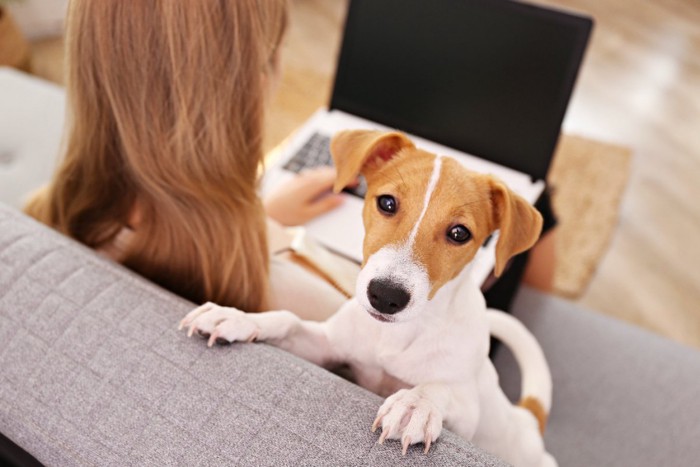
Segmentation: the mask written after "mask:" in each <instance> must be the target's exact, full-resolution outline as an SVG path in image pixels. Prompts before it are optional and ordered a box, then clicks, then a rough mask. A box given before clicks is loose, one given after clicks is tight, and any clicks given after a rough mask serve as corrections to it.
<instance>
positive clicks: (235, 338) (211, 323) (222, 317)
mask: <svg viewBox="0 0 700 467" xmlns="http://www.w3.org/2000/svg"><path fill="white" fill-rule="evenodd" d="M186 327H187V328H189V330H188V331H187V336H188V337H190V336H192V334H194V333H195V332H197V333H198V334H199V335H201V336H203V337H208V338H209V341H208V343H207V345H208V346H209V347H211V346H212V345H214V343H215V342H216V343H217V344H230V343H231V342H253V341H254V340H255V339H256V338H257V337H258V334H259V332H260V329H259V328H258V326H257V324H255V322H254V321H253V319H251V317H250V316H248V315H247V314H246V313H244V312H242V311H241V310H238V309H236V308H229V307H222V306H219V305H216V304H214V303H211V302H209V303H205V304H204V305H202V306H200V307H199V308H195V309H194V310H192V311H190V312H189V313H188V314H187V316H185V317H184V318H183V320H182V321H180V326H179V327H178V329H183V328H186Z"/></svg>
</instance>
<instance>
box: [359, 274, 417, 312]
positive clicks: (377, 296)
mask: <svg viewBox="0 0 700 467" xmlns="http://www.w3.org/2000/svg"><path fill="white" fill-rule="evenodd" d="M367 298H369V303H370V305H372V306H373V307H374V309H375V310H377V311H378V312H380V313H384V314H386V315H393V314H394V313H398V312H399V311H401V310H403V309H404V308H406V305H408V301H409V300H411V295H410V294H409V293H408V292H407V291H406V289H404V288H403V287H401V286H400V285H398V284H396V283H394V282H391V281H390V280H387V279H372V280H371V281H370V282H369V287H367Z"/></svg>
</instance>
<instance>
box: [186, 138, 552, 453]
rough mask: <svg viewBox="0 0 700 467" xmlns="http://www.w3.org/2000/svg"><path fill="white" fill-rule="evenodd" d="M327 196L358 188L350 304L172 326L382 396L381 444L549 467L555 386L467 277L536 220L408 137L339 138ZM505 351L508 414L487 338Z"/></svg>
mask: <svg viewBox="0 0 700 467" xmlns="http://www.w3.org/2000/svg"><path fill="white" fill-rule="evenodd" d="M331 152H332V154H333V158H334V161H335V164H336V167H337V170H338V178H337V182H336V185H335V189H336V191H339V190H341V189H342V188H344V187H345V186H347V185H348V184H350V183H351V182H352V181H353V180H354V179H355V178H356V176H357V175H358V173H362V174H363V175H364V176H365V178H366V179H367V185H368V192H367V196H366V201H365V206H364V211H363V220H364V225H365V231H366V236H365V239H364V252H363V253H364V263H363V267H362V270H361V272H360V274H359V277H358V280H357V287H356V295H355V297H354V298H352V299H351V300H349V301H348V302H347V303H346V304H345V305H343V306H342V307H341V309H340V310H339V311H338V312H337V313H336V314H334V315H333V316H332V317H331V318H329V319H328V320H327V321H325V322H323V323H318V322H311V321H303V320H301V319H299V318H298V317H297V316H296V315H294V314H292V313H290V312H288V311H273V312H266V313H260V314H246V313H243V312H241V311H239V310H236V309H233V308H224V307H219V306H217V305H214V304H211V303H209V304H205V305H203V306H201V307H199V308H197V309H196V310H193V311H192V312H190V313H189V314H188V315H187V316H186V317H185V318H184V319H183V320H182V322H181V324H180V326H181V328H182V327H185V326H188V327H189V335H192V333H193V332H194V331H199V332H200V333H202V334H205V335H206V334H209V335H210V338H209V345H210V346H211V345H212V344H213V343H214V342H221V341H222V340H224V341H226V342H233V341H248V342H250V341H253V340H257V341H265V342H268V343H271V344H273V345H275V346H278V347H281V348H283V349H286V350H288V351H289V352H292V353H294V354H296V355H298V356H300V357H302V358H305V359H307V360H309V361H311V362H314V363H316V364H318V365H322V366H324V367H334V366H337V365H339V364H347V365H349V366H350V368H351V369H352V372H353V374H354V376H355V378H356V381H357V383H358V384H360V385H361V386H364V387H365V388H368V389H369V390H371V391H373V392H375V393H377V394H379V395H382V396H388V397H387V399H386V401H385V402H384V404H383V405H382V406H381V407H380V408H379V411H378V413H377V418H376V420H375V422H374V425H373V427H372V429H373V430H376V429H377V428H378V427H381V429H382V434H381V436H380V438H379V442H383V441H384V440H385V439H399V440H401V443H402V446H403V451H404V453H405V452H406V449H407V448H408V446H409V445H411V444H416V443H425V452H428V450H429V449H430V444H431V443H432V442H434V441H435V440H436V439H437V438H438V436H439V435H440V432H441V430H442V426H443V422H444V424H445V426H447V427H448V428H449V429H451V430H453V431H454V432H456V433H457V434H459V435H461V436H463V437H464V438H466V439H467V440H470V441H472V442H474V443H475V444H476V445H478V446H480V447H482V448H483V449H486V450H487V451H490V452H492V453H493V454H496V455H497V456H499V457H501V458H503V459H504V460H506V461H508V462H510V463H512V464H514V465H516V466H552V465H556V461H555V460H554V458H553V457H552V456H551V455H550V454H549V453H547V452H546V451H545V449H544V444H543V440H542V436H541V433H540V430H542V429H543V428H544V423H545V419H546V416H547V413H548V412H549V409H550V404H551V385H552V383H551V376H550V373H549V368H548V366H547V363H546V361H545V359H544V355H543V354H542V351H541V349H540V347H539V345H538V344H537V342H536V340H535V339H534V337H533V336H532V335H531V334H530V333H529V332H528V331H527V330H526V329H525V328H524V327H523V326H522V324H520V323H519V322H518V321H517V320H515V319H514V318H512V317H510V316H509V315H506V314H505V313H502V312H497V311H492V310H487V309H486V305H485V301H484V298H483V295H482V294H481V292H480V290H479V287H478V286H477V285H476V284H474V283H473V282H472V281H471V279H470V277H469V271H468V267H467V266H468V264H469V262H470V261H471V260H472V258H473V257H474V255H475V254H476V252H477V250H478V249H479V247H480V246H481V245H482V244H483V242H484V241H485V240H486V238H487V237H488V236H489V235H490V234H491V233H492V232H493V231H495V230H496V229H499V230H500V236H499V239H498V243H497V245H496V270H495V272H496V274H497V275H499V274H500V273H501V272H502V271H503V269H504V267H505V265H506V263H507V261H508V260H509V259H510V258H511V257H512V256H513V255H515V254H517V253H520V252H522V251H524V250H526V249H527V248H530V247H531V246H532V245H533V244H534V242H535V241H536V240H537V238H538V236H539V234H540V230H541V227H542V218H541V216H540V215H539V213H538V212H537V211H536V210H535V209H534V208H533V207H532V206H531V205H530V204H529V203H528V202H526V201H525V200H524V199H522V198H520V197H519V196H518V195H516V194H515V193H513V192H511V191H510V190H509V189H508V188H507V187H506V186H505V185H504V184H503V183H501V182H499V181H498V180H496V179H494V178H493V177H490V176H485V175H480V174H477V173H474V172H471V171H468V170H467V169H465V168H464V167H462V165H461V164H460V163H459V162H457V161H455V160H454V159H451V158H448V157H441V156H435V155H433V154H430V153H427V152H425V151H421V150H420V149H417V148H416V147H415V146H414V145H413V143H412V142H411V141H410V140H409V139H408V138H407V137H406V136H405V135H403V134H401V133H396V132H391V133H381V132H375V131H348V132H343V133H340V134H338V135H337V136H336V137H335V138H334V139H333V141H332V144H331ZM490 333H491V334H493V335H494V336H495V337H497V338H500V339H501V340H503V341H504V342H505V343H506V344H507V345H508V346H509V347H511V349H512V350H513V352H514V354H515V355H516V358H517V360H518V363H519V364H520V366H521V369H522V373H523V382H522V394H521V397H522V399H521V400H522V402H521V404H520V405H518V406H515V405H513V404H511V403H510V402H509V401H508V399H507V398H506V396H505V395H504V394H503V391H502V390H501V388H500V386H499V385H498V376H497V374H496V370H495V369H494V366H493V364H492V363H491V361H490V360H489V358H488V351H489V334H490Z"/></svg>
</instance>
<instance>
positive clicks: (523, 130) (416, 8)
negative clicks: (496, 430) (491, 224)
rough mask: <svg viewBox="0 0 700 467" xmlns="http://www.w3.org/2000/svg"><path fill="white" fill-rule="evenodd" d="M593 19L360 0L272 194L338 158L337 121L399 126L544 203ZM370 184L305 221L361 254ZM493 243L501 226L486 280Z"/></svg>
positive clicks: (327, 242)
mask: <svg viewBox="0 0 700 467" xmlns="http://www.w3.org/2000/svg"><path fill="white" fill-rule="evenodd" d="M592 25H593V22H592V20H591V19H590V18H588V17H585V16H581V15H578V14H572V13H569V12H563V11H559V10H553V9H550V8H543V7H539V6H535V5H531V4H526V3H521V2H517V1H511V0H430V1H427V0H351V2H350V5H349V9H348V14H347V19H346V24H345V30H344V36H343V41H342V46H341V51H340V56H339V60H338V65H337V69H336V76H335V82H334V88H333V94H332V98H331V102H330V106H329V108H328V109H320V110H318V111H317V112H316V113H315V114H314V115H313V116H312V117H311V118H310V119H309V120H308V121H307V122H305V123H304V124H303V126H302V127H301V128H300V129H299V130H298V131H297V132H296V133H295V134H294V135H293V136H292V137H291V138H290V140H289V142H288V143H286V144H285V146H284V148H283V149H282V150H281V154H280V155H279V157H278V160H277V162H276V164H275V165H274V166H273V167H271V168H270V170H268V172H267V173H266V175H265V177H264V178H263V181H262V191H263V194H264V193H266V192H268V191H269V190H271V189H272V188H274V187H276V186H277V185H278V184H280V183H282V182H284V181H286V180H288V179H290V178H292V177H294V176H295V175H296V173H298V172H299V171H301V170H304V169H305V168H310V167H315V166H318V165H323V164H332V161H331V159H330V152H329V142H330V138H331V137H332V136H333V135H334V134H335V133H337V132H338V131H341V130H345V129H380V130H381V129H384V130H393V129H396V130H400V131H403V132H404V133H406V134H408V136H409V137H410V138H411V139H412V140H413V141H414V142H415V143H416V145H417V146H418V147H420V148H422V149H425V150H427V151H430V152H433V153H436V154H442V155H447V156H452V157H454V158H456V159H457V160H459V161H461V162H462V163H463V164H464V165H465V166H467V167H468V168H469V169H471V170H474V171H477V172H482V173H488V174H493V175H495V176H497V177H498V178H500V179H501V180H502V181H504V182H505V183H506V184H507V185H508V186H509V187H510V188H511V189H512V190H514V191H515V192H516V193H518V194H520V195H521V196H523V197H524V198H525V199H526V200H528V201H529V202H530V203H533V204H534V203H535V202H536V201H537V200H538V198H539V197H540V195H541V194H542V192H543V190H544V188H545V182H544V179H545V176H546V174H547V170H548V168H549V165H550V162H551V159H552V156H553V154H554V150H555V147H556V144H557V141H558V138H559V134H560V131H561V124H562V121H563V119H564V115H565V112H566V108H567V106H568V103H569V99H570V97H571V93H572V91H573V88H574V83H575V81H576V77H577V75H578V71H579V68H580V65H581V61H582V59H583V55H584V51H585V48H586V46H587V43H588V38H589V36H590V32H591V29H592ZM363 193H364V186H363V184H362V183H361V184H360V186H358V187H357V188H356V189H354V190H352V191H351V192H348V193H346V194H345V196H346V197H347V199H346V202H345V203H343V205H342V206H341V207H340V208H338V209H336V210H334V211H332V212H330V213H328V214H325V215H323V216H321V217H319V218H317V219H314V220H313V221H311V222H309V223H308V224H307V225H306V226H305V227H306V230H307V232H308V233H309V234H310V235H312V236H313V237H315V238H316V239H317V240H318V241H319V242H320V243H321V244H323V245H324V246H326V247H327V248H328V249H330V250H332V251H334V252H336V253H338V254H340V255H343V256H345V257H347V258H350V259H352V260H354V261H356V262H358V263H359V262H361V260H362V240H363V237H364V229H363V226H362V216H361V212H362V205H363V199H362V196H363ZM496 235H497V234H496ZM495 244H496V237H495V236H494V237H493V238H490V239H489V240H487V241H486V242H485V244H484V245H483V246H482V247H481V248H480V251H479V252H478V253H477V255H476V257H475V259H474V261H473V262H472V264H471V265H470V267H471V268H472V271H471V274H472V278H473V279H474V280H475V281H477V283H483V281H484V280H486V278H487V277H488V276H489V274H490V273H491V271H492V269H493V267H494V264H495Z"/></svg>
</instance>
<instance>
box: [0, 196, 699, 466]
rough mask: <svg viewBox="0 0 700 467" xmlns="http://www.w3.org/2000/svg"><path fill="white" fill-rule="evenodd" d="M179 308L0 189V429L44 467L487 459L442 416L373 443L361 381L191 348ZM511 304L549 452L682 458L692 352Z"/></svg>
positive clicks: (679, 461)
mask: <svg viewBox="0 0 700 467" xmlns="http://www.w3.org/2000/svg"><path fill="white" fill-rule="evenodd" d="M191 307H192V304H191V303H188V302H186V301H185V300H183V299H181V298H178V297H176V296H174V295H172V294H170V293H168V292H165V291H163V290H162V289H159V288H158V287H156V286H154V285H153V284H151V283H149V282H148V281H146V280H144V279H142V278H140V277H138V276H136V275H135V274H133V273H131V272H129V271H127V270H125V269H123V268H121V267H120V266H118V265H115V264H113V263H111V262H109V261H106V260H104V259H102V258H100V257H98V256H97V255H95V254H94V253H93V252H92V251H90V250H88V249H86V248H84V247H82V246H80V245H78V244H76V243H75V242H73V241H71V240H69V239H67V238H65V237H63V236H61V235H59V234H57V233H55V232H53V231H51V230H50V229H47V228H46V227H44V226H42V225H39V224H37V223H36V222H34V221H32V220H30V219H29V218H27V217H25V216H24V215H22V214H20V213H19V212H17V211H16V210H14V209H13V208H10V207H7V206H3V205H2V204H0V365H1V367H2V373H1V374H0V432H2V433H3V434H4V435H5V436H6V437H7V438H9V440H12V441H13V442H14V443H16V445H18V446H20V447H21V448H23V449H24V450H26V451H27V452H28V453H30V454H31V455H33V456H34V457H35V458H36V459H37V460H38V461H40V462H41V463H44V464H46V465H61V466H62V465H119V466H123V465H187V466H189V465H256V466H257V465H289V466H293V465H294V466H296V465H319V466H326V465H378V466H379V465H381V466H384V465H484V466H486V465H494V466H495V465H502V463H501V462H500V461H499V460H498V459H495V458H494V457H491V456H490V455H488V454H486V453H484V452H482V451H480V450H479V449H478V448H476V447H474V446H472V445H471V444H469V443H468V442H466V441H464V440H462V439H460V438H458V437H456V436H455V435H453V434H451V433H449V432H444V433H443V435H442V436H441V438H440V440H439V441H438V442H437V443H436V445H435V447H434V449H432V450H431V452H430V453H429V454H428V455H424V454H423V453H422V451H421V449H420V448H412V449H410V450H409V452H408V454H407V456H405V457H402V456H401V454H400V449H399V446H398V444H397V443H396V442H387V443H386V444H385V445H383V446H382V445H378V444H376V440H377V435H376V434H372V433H370V430H369V427H370V425H371V423H372V420H373V418H374V415H375V412H376V409H377V407H378V406H379V404H380V399H379V398H378V397H377V396H375V395H373V394H370V393H368V392H367V391H364V390H363V389H361V388H359V387H357V386H354V385H353V384H351V383H349V382H347V381H345V380H343V379H341V378H339V377H338V376H335V375H333V374H331V373H328V372H326V371H324V370H322V369H320V368H318V367H315V366H313V365H311V364H309V363H307V362H304V361H302V360H299V359H297V358H295V357H294V356H292V355H289V354H286V353H284V352H282V351H280V350H278V349H275V348H273V347H270V346H267V345H265V344H235V345H232V346H227V347H216V348H214V349H207V348H206V346H205V345H204V342H203V341H202V340H200V339H187V338H186V336H185V334H184V332H178V331H177V330H176V325H177V322H178V320H179V319H180V318H181V317H182V316H183V315H184V314H185V313H186V312H187V311H188V310H189V309H190V308H191ZM515 310H516V315H518V316H519V317H520V318H521V319H522V320H523V321H524V322H525V323H526V324H527V325H528V326H529V327H530V329H532V331H533V332H534V333H535V334H536V335H537V336H538V338H539V339H540V341H541V343H542V346H543V347H544V350H545V353H546V354H547V356H548V359H549V361H550V364H551V367H552V373H553V378H554V391H555V392H554V408H553V412H552V415H551V421H550V424H549V427H548V431H547V435H546V442H547V444H548V448H549V450H550V451H551V452H552V453H553V454H554V455H555V456H556V457H557V459H558V460H559V463H560V465H562V466H578V465H580V466H605V465H611V466H613V465H614V466H619V465H635V466H644V465H649V466H657V465H679V466H681V465H697V464H698V462H699V459H700V443H698V440H700V423H699V422H700V353H699V352H697V351H695V350H692V349H689V348H684V347H681V346H679V345H676V344H674V343H672V342H669V341H667V340H664V339H662V338H659V337H656V336H654V335H651V334H649V333H647V332H645V331H642V330H640V329H637V328H634V327H631V326H629V325H626V324H624V323H621V322H617V321H613V320H611V319H608V318H606V317H603V316H599V315H596V314H592V313H590V312H587V311H584V310H581V309H579V308H577V307H575V306H574V305H572V304H571V303H568V302H565V301H562V300H559V299H556V298H553V297H549V296H545V295H541V294H538V293H536V292H534V291H531V290H523V291H521V293H520V295H519V296H518V298H517V301H516V305H515ZM496 362H497V366H498V368H499V372H500V373H501V374H502V382H503V385H504V387H505V388H506V389H507V391H508V392H510V393H512V391H513V390H514V389H515V388H517V385H518V371H517V368H516V366H515V365H514V363H513V360H512V358H511V357H510V356H509V355H508V353H507V351H505V350H500V351H499V352H498V354H497V356H496ZM513 397H515V394H513Z"/></svg>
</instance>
